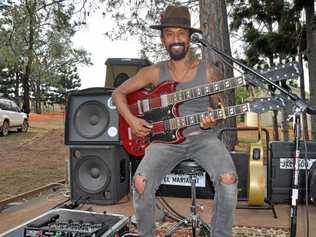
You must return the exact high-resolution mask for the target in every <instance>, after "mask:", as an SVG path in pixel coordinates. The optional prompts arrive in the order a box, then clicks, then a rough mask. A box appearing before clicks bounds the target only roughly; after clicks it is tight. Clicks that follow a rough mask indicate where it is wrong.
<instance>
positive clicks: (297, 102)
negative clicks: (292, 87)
mask: <svg viewBox="0 0 316 237" xmlns="http://www.w3.org/2000/svg"><path fill="white" fill-rule="evenodd" d="M191 39H192V42H194V43H200V44H201V45H202V46H204V47H205V48H207V49H208V50H212V51H213V52H215V53H216V54H218V55H220V56H221V57H222V58H224V59H226V60H230V61H232V62H234V63H236V64H237V65H238V66H240V67H241V68H242V69H243V70H244V71H247V72H250V73H252V74H253V75H255V76H256V77H258V78H259V79H260V83H258V82H256V81H254V79H251V78H250V77H246V81H247V82H249V83H250V84H252V85H256V86H260V87H261V88H263V89H265V90H266V88H265V87H264V84H266V85H269V86H272V87H274V88H276V89H277V90H278V91H279V92H281V94H280V96H282V98H285V99H286V100H287V101H290V102H292V103H293V104H294V106H293V112H294V118H293V122H294V132H295V140H294V142H295V156H294V158H293V180H292V197H291V235H290V236H291V237H295V236H296V224H297V200H298V193H299V192H298V189H299V185H298V177H299V168H298V165H297V161H298V159H299V157H300V149H299V142H300V136H301V130H300V129H301V125H300V115H301V114H302V113H303V112H307V113H309V114H316V108H314V107H312V106H310V105H308V104H307V103H306V102H305V101H304V100H303V99H301V98H300V97H298V96H297V95H295V94H293V93H291V92H290V91H287V90H285V89H284V88H283V87H281V86H279V85H278V84H276V83H275V82H273V81H271V80H269V79H268V78H266V77H264V76H263V75H261V74H260V73H258V72H256V71H255V70H253V69H252V68H250V67H248V66H247V65H245V64H243V63H241V62H240V61H238V60H237V59H235V58H233V57H231V56H230V55H228V54H226V53H224V52H222V51H220V50H219V49H217V48H215V47H213V46H211V45H209V43H208V42H207V41H206V40H204V39H202V38H201V37H200V36H198V35H196V34H193V35H192V37H191ZM226 60H224V62H226ZM226 63H227V62H226Z"/></svg>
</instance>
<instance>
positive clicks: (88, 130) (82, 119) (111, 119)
mask: <svg viewBox="0 0 316 237" xmlns="http://www.w3.org/2000/svg"><path fill="white" fill-rule="evenodd" d="M112 91H113V90H112V89H108V88H103V87H96V88H88V89H85V90H81V91H78V92H74V93H71V94H69V96H68V100H67V107H66V118H65V144H66V145H110V144H119V134H118V113H117V110H116V107H115V106H114V105H113V103H112Z"/></svg>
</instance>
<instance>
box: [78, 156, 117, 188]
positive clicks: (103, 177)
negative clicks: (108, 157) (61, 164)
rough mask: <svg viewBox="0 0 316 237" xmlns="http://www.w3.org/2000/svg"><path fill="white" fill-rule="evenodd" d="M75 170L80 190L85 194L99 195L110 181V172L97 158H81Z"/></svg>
mask: <svg viewBox="0 0 316 237" xmlns="http://www.w3.org/2000/svg"><path fill="white" fill-rule="evenodd" d="M75 170H77V172H75V173H76V175H77V180H78V184H79V186H80V188H81V189H82V190H84V191H85V192H87V193H99V192H101V191H103V190H104V189H105V188H106V187H107V186H108V184H109V183H110V181H111V170H110V169H109V167H108V166H107V165H106V163H105V162H104V161H103V160H102V159H100V158H98V157H97V156H86V157H82V158H81V159H80V160H79V161H78V163H77V164H76V167H75Z"/></svg>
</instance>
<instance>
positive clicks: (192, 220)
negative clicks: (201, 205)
mask: <svg viewBox="0 0 316 237" xmlns="http://www.w3.org/2000/svg"><path fill="white" fill-rule="evenodd" d="M189 175H190V179H191V200H192V204H191V208H190V212H191V215H189V216H187V217H185V218H184V219H182V220H180V221H179V222H177V223H176V224H174V225H173V226H171V227H170V228H169V230H167V232H166V234H165V237H171V235H172V234H173V233H174V232H175V231H176V230H177V229H178V228H179V227H180V226H188V225H191V228H192V237H196V236H197V235H196V234H197V233H196V231H197V228H199V229H200V230H201V228H203V230H204V231H206V232H207V233H208V236H210V232H211V230H210V227H209V226H208V225H207V224H206V223H204V222H203V221H202V220H201V218H200V216H199V214H198V213H197V207H198V205H197V204H196V187H195V184H196V175H197V174H196V173H194V174H189Z"/></svg>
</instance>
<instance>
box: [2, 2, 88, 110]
mask: <svg viewBox="0 0 316 237" xmlns="http://www.w3.org/2000/svg"><path fill="white" fill-rule="evenodd" d="M79 2H80V1H79ZM84 2H86V1H83V3H84ZM83 3H81V4H83ZM77 9H78V6H76V4H75V3H74V2H73V1H67V0H59V1H57V0H51V1H44V0H22V1H19V2H16V3H14V4H12V5H10V6H9V7H6V8H5V9H4V10H1V11H0V16H1V17H0V58H1V60H0V69H1V68H6V69H7V71H8V73H9V74H10V77H9V78H12V80H14V81H15V83H14V84H15V85H14V87H12V88H13V90H14V93H15V97H18V96H19V95H20V94H21V93H20V92H19V89H20V88H21V87H22V94H23V108H24V110H25V111H26V112H30V104H29V100H30V98H31V99H34V101H35V104H36V105H37V106H36V108H37V110H38V109H39V110H40V107H38V105H40V103H41V102H42V101H43V100H45V99H52V101H50V102H51V103H56V102H58V103H60V102H63V101H62V100H60V98H61V97H62V96H63V95H64V93H65V90H68V89H77V88H78V87H79V86H80V78H79V74H78V71H77V65H79V64H90V63H91V62H90V59H89V55H88V53H87V52H86V51H84V50H79V49H74V48H73V45H72V37H73V36H74V34H75V32H76V30H77V29H78V28H77V27H78V25H79V24H78V21H75V20H74V17H75V13H76V11H77ZM74 79H76V80H74ZM66 81H67V83H66ZM72 82H73V84H72V85H69V83H72ZM58 83H60V85H59V84H58ZM2 84H3V83H1V85H2ZM66 85H67V87H68V88H66V87H65V88H63V87H64V86H66ZM56 88H59V89H58V90H56ZM51 91H54V93H55V94H59V95H58V96H57V97H56V96H55V97H51V96H48V95H46V94H50V93H51ZM56 98H59V99H58V100H56ZM17 99H18V98H17Z"/></svg>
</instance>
